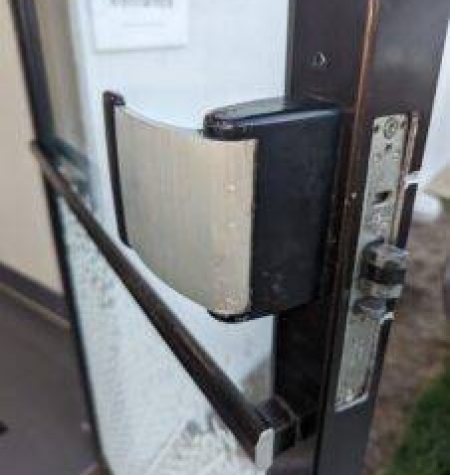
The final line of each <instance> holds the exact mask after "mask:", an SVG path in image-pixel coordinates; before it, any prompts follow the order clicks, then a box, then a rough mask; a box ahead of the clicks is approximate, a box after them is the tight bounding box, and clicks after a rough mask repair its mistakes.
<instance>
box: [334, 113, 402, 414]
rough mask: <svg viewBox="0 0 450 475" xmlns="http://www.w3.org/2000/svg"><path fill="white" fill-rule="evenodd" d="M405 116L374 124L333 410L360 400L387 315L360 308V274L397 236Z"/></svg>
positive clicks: (368, 307) (363, 297)
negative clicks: (368, 256) (370, 251)
mask: <svg viewBox="0 0 450 475" xmlns="http://www.w3.org/2000/svg"><path fill="white" fill-rule="evenodd" d="M409 129H410V125H409V120H408V116H407V115H404V114H399V115H391V116H385V117H379V118H377V119H376V120H375V121H374V124H373V134H372V144H371V150H370V157H369V165H368V166H369V168H368V175H367V185H366V191H365V199H364V206H363V214H362V220H361V231H360V235H359V241H358V247H357V258H356V262H355V269H354V274H353V281H352V287H351V291H350V300H349V310H348V314H347V327H346V334H345V341H344V349H343V354H342V360H341V369H340V373H339V381H338V390H337V395H336V401H335V402H336V409H337V410H343V409H346V408H348V407H350V406H353V405H355V404H358V403H359V402H362V401H364V400H365V399H366V398H367V396H368V393H369V389H370V384H371V380H372V377H373V372H374V366H375V361H376V353H377V348H378V341H379V336H380V329H381V327H382V325H383V323H384V322H385V321H386V320H388V319H392V318H393V314H392V313H391V312H388V311H387V310H386V307H384V309H383V305H381V306H378V307H377V308H374V307H373V306H371V305H370V304H369V305H364V304H363V305H361V302H367V294H366V293H365V288H364V286H363V285H361V280H360V275H361V267H362V262H363V255H364V250H365V249H366V248H367V246H368V245H369V244H371V243H373V242H376V241H377V240H380V241H384V242H386V243H392V242H393V241H394V240H395V235H396V233H397V229H396V227H397V219H396V218H397V213H398V208H399V207H401V206H402V201H403V191H404V190H403V184H404V183H403V182H404V176H405V170H406V172H407V168H408V167H409V163H408V162H409V160H408V157H407V155H408V147H407V140H408V130H409Z"/></svg>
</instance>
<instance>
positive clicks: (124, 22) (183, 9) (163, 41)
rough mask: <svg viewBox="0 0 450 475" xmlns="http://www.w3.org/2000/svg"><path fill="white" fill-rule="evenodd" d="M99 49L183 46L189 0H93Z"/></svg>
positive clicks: (185, 40) (186, 29)
mask: <svg viewBox="0 0 450 475" xmlns="http://www.w3.org/2000/svg"><path fill="white" fill-rule="evenodd" d="M90 1H91V2H92V13H93V15H92V18H93V29H94V40H95V47H96V49H97V50H99V51H114V50H127V49H143V48H156V47H164V46H181V45H184V44H186V43H187V40H188V0H90Z"/></svg>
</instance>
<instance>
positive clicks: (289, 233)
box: [104, 92, 341, 322]
mask: <svg viewBox="0 0 450 475" xmlns="http://www.w3.org/2000/svg"><path fill="white" fill-rule="evenodd" d="M104 110H105V119H106V131H107V142H108V151H109V161H110V170H111V177H112V189H113V194H114V199H115V207H116V211H117V216H118V226H119V230H120V231H121V237H122V240H123V241H124V242H125V243H127V244H128V245H130V246H131V247H132V248H133V249H134V250H135V251H136V252H137V253H138V254H139V255H140V257H141V258H142V260H143V261H144V262H145V263H146V264H147V266H148V267H149V268H150V269H151V270H152V271H153V272H154V273H155V274H156V275H158V276H159V277H160V278H162V280H164V281H165V282H166V283H168V284H169V285H170V286H172V287H173V288H174V289H175V290H177V291H179V292H180V293H181V294H183V295H185V296H187V297H189V298H191V299H192V300H194V301H196V302H197V303H199V304H201V305H203V306H204V307H206V308H207V309H208V310H209V312H210V313H211V314H212V315H214V316H215V317H216V318H218V319H221V320H223V321H228V322H230V321H232V322H235V321H242V320H247V319H249V318H256V317H259V316H263V315H270V314H275V313H279V312H281V311H284V310H287V309H290V308H293V307H296V306H298V305H302V304H305V303H307V302H309V301H311V300H312V299H314V297H315V296H317V293H318V289H319V286H320V277H321V272H322V263H323V247H324V246H323V245H324V240H325V234H326V229H327V223H328V214H329V207H330V201H331V193H332V186H333V181H334V170H335V166H336V161H337V156H336V149H337V140H338V135H339V125H340V115H341V114H340V111H339V109H338V108H336V107H335V106H333V105H331V104H327V103H323V102H320V101H316V100H309V99H308V100H306V99H305V100H304V101H299V102H297V103H289V102H287V101H285V100H284V99H283V98H278V99H268V100H261V101H256V102H252V103H247V104H240V105H235V106H231V107H226V108H223V109H218V110H215V111H212V112H210V113H209V114H207V115H206V117H205V120H204V127H203V129H202V130H186V129H180V128H176V127H173V126H170V125H168V124H162V123H157V122H154V121H151V120H149V119H147V118H145V117H142V116H141V115H139V114H138V113H136V112H134V111H133V109H132V108H130V107H128V106H127V105H126V104H125V100H124V99H123V98H122V97H121V96H119V95H117V94H114V93H111V92H106V93H105V94H104Z"/></svg>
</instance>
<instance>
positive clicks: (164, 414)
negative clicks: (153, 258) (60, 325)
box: [59, 201, 270, 475]
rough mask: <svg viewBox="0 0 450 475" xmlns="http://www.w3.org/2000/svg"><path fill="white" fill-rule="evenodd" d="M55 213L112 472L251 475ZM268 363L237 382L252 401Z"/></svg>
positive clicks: (71, 219)
mask: <svg viewBox="0 0 450 475" xmlns="http://www.w3.org/2000/svg"><path fill="white" fill-rule="evenodd" d="M59 208H60V214H61V216H62V223H63V229H64V233H63V234H64V240H65V244H66V249H67V253H68V257H69V261H70V269H71V276H72V280H73V285H74V291H75V297H76V304H77V307H78V314H79V320H80V326H81V331H82V340H83V345H84V348H85V354H86V358H87V363H88V369H89V375H90V380H91V384H92V391H93V396H94V402H95V407H96V411H97V414H98V422H99V431H100V436H101V440H102V445H103V451H104V455H105V456H106V459H107V461H108V463H109V464H110V466H111V468H112V470H113V473H114V475H166V474H180V475H181V474H183V475H190V474H192V475H215V474H217V475H227V474H230V475H237V474H239V475H245V474H248V475H250V474H256V473H258V472H257V471H256V469H255V467H254V465H253V464H252V463H251V462H250V461H249V459H248V458H247V456H246V455H245V454H244V453H243V452H242V450H241V449H240V447H239V446H238V444H237V442H236V440H235V439H234V437H233V436H232V435H231V434H230V433H229V431H228V430H227V429H226V428H225V427H224V425H223V423H222V422H221V421H220V419H219V418H218V417H217V416H216V414H215V413H214V411H213V410H212V408H211V406H210V405H209V403H208V402H207V401H206V400H205V398H204V397H203V395H202V394H201V392H200V391H199V390H198V389H197V388H196V386H195V385H194V383H193V382H192V381H191V380H190V378H189V377H188V375H187V374H186V372H185V371H184V369H183V368H182V367H181V365H180V364H179V363H178V361H177V360H176V359H175V357H174V356H173V354H172V353H171V351H170V350H169V349H168V348H167V346H166V345H165V343H164V342H163V341H162V339H161V338H160V336H159V335H158V334H157V333H156V331H155V330H154V328H153V327H152V325H151V324H150V323H149V322H148V320H147V318H146V316H145V315H144V314H143V312H142V311H141V310H140V308H139V307H138V306H137V304H136V303H135V301H134V300H133V299H132V297H131V296H130V295H129V293H128V291H127V290H126V289H125V288H124V286H123V284H122V283H121V281H120V280H119V279H118V277H117V276H116V275H115V273H114V272H113V270H112V269H111V268H110V266H109V265H108V263H107V262H106V261H105V259H104V258H103V257H102V255H101V254H100V253H99V251H98V249H97V248H96V246H95V244H94V243H93V242H92V241H91V239H90V238H89V237H88V236H87V234H86V232H85V231H84V229H83V228H82V226H81V225H80V224H79V222H78V221H77V219H76V217H75V216H74V215H73V213H72V212H71V211H70V210H69V209H68V208H67V206H66V205H65V204H64V203H63V202H62V201H59ZM226 328H227V327H226V326H225V327H224V331H226ZM230 351H232V349H230ZM269 366H270V365H269V362H268V361H267V360H266V361H259V362H256V364H255V367H254V368H253V371H251V372H250V373H249V374H248V375H247V376H246V378H245V379H244V380H243V381H237V382H238V383H239V384H240V386H241V387H242V388H243V389H244V392H246V393H247V395H248V396H249V397H250V398H251V399H253V400H258V399H262V398H264V397H267V395H268V394H267V387H268V381H269V378H270V370H269Z"/></svg>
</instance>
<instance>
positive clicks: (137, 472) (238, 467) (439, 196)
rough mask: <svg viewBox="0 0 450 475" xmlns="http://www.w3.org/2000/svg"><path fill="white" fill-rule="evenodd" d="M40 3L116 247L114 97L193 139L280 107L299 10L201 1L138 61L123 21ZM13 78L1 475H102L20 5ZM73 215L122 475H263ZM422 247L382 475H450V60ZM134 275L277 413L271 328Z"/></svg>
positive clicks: (80, 287)
mask: <svg viewBox="0 0 450 475" xmlns="http://www.w3.org/2000/svg"><path fill="white" fill-rule="evenodd" d="M36 3H37V13H38V21H39V25H40V27H41V34H42V44H43V51H44V60H45V67H46V73H47V76H48V80H49V86H50V96H51V100H52V107H53V115H54V117H55V119H56V125H57V128H58V130H59V134H60V136H61V137H62V138H63V139H64V140H65V141H66V143H67V144H69V146H70V147H72V148H73V149H74V150H76V151H77V152H78V153H79V155H80V157H81V158H80V162H81V163H84V164H85V166H86V168H87V170H88V174H89V177H90V184H89V186H90V190H91V192H90V196H89V197H88V199H89V202H90V204H91V206H92V207H93V209H94V210H95V212H96V215H97V216H98V218H99V219H100V220H101V221H102V223H103V224H104V225H105V227H106V228H108V229H109V230H110V231H111V233H112V234H114V233H115V220H114V216H113V212H112V205H111V202H112V200H111V196H110V189H109V185H108V183H109V176H108V172H107V160H106V151H105V141H104V136H103V123H102V114H101V92H102V91H103V90H105V89H114V90H119V91H120V92H122V93H123V94H125V95H126V97H127V98H129V100H130V102H131V103H132V104H133V106H135V107H136V108H138V109H139V111H140V112H142V113H143V114H146V115H148V116H151V117H152V118H157V119H164V120H169V121H170V122H172V123H174V124H177V125H188V126H191V127H197V126H198V125H199V124H200V123H201V118H202V115H203V113H204V111H205V110H208V109H210V108H212V107H216V106H219V105H223V104H228V103H234V102H239V101H244V100H251V99H258V98H261V97H268V96H276V95H280V94H282V93H283V89H284V82H285V71H284V69H285V62H284V58H285V54H286V52H285V49H286V35H287V0H282V1H277V2H273V1H272V0H263V1H261V0H251V1H246V2H243V1H238V0H230V1H229V2H228V4H226V3H225V2H211V1H210V0H204V1H200V0H198V1H194V2H192V4H191V6H190V7H189V10H188V11H183V10H182V11H180V12H179V16H178V17H177V19H176V22H175V23H174V25H175V27H176V34H173V33H174V31H173V28H174V26H173V25H172V26H170V25H169V27H168V31H167V36H166V37H165V39H164V40H161V39H159V40H158V39H156V40H155V37H149V38H134V39H132V40H129V42H128V43H127V41H128V40H127V38H126V35H125V36H124V37H122V36H121V35H123V30H121V28H123V25H121V24H120V22H119V23H118V24H116V23H115V22H116V19H115V18H114V15H112V16H110V17H108V21H109V22H111V23H110V25H113V27H114V28H117V29H114V28H112V30H111V31H109V32H108V31H106V30H105V25H104V21H101V20H100V19H99V18H100V17H101V14H102V12H103V13H104V11H103V10H102V8H104V5H103V6H102V4H101V2H92V4H90V3H89V2H87V1H80V2H70V1H58V2H54V1H51V0H42V1H38V2H36ZM113 3H114V2H113ZM236 8H238V9H239V11H240V16H239V19H236V17H235V15H234V12H235V11H236ZM96 9H97V10H96ZM256 10H257V11H259V12H260V16H258V18H255V15H254V11H256ZM99 15H100V16H99ZM185 22H186V23H185ZM188 24H189V25H190V26H189V28H188V26H187V25H188ZM185 28H186V31H185ZM188 30H189V34H188V33H187V31H188ZM217 31H219V32H220V33H221V34H220V35H217V34H212V33H213V32H217ZM180 32H181V33H180ZM124 38H125V39H124ZM237 38H239V41H237V40H236V39H237ZM121 39H122V40H123V41H122V42H121ZM0 78H1V79H0V104H1V105H2V106H1V112H0V143H1V144H2V147H1V150H0V223H1V224H0V377H1V385H2V388H1V390H0V473H2V474H8V475H41V474H42V475H62V474H64V475H78V474H80V475H81V474H84V475H87V474H94V473H97V472H96V470H98V467H97V461H96V456H95V453H96V452H95V434H94V433H93V432H94V431H93V428H92V427H91V425H90V424H89V422H88V421H89V418H88V416H87V408H86V402H85V400H84V399H83V396H82V391H81V381H80V376H79V373H78V370H77V360H76V356H75V352H74V348H73V343H72V342H71V339H70V326H71V325H70V322H69V318H68V309H67V304H66V301H65V299H64V296H63V290H62V289H63V285H62V281H61V275H60V273H59V267H58V259H57V255H58V252H57V251H58V249H57V247H56V245H55V242H54V239H53V237H52V232H51V226H50V217H49V211H48V209H47V203H46V192H45V189H44V187H43V185H42V181H41V178H40V175H39V171H38V169H37V166H36V164H35V162H34V159H33V158H32V156H31V152H30V148H29V143H30V140H31V139H32V138H33V129H32V122H31V118H30V112H29V105H28V102H27V95H26V90H25V82H24V78H23V74H22V69H21V61H20V55H19V50H18V44H17V41H16V36H15V32H14V24H13V20H12V16H11V11H10V9H9V5H8V2H7V1H2V2H0ZM86 156H88V157H89V161H88V162H86V163H85V161H84V158H83V157H86ZM60 206H61V213H62V215H63V217H64V226H65V236H64V239H65V245H66V250H67V252H69V253H70V255H71V258H72V259H73V262H74V263H75V264H76V265H75V266H74V267H75V269H74V271H73V273H72V279H73V282H74V284H75V288H76V304H77V306H78V310H79V312H80V319H81V322H80V326H81V332H82V335H84V338H85V341H86V346H87V347H88V348H89V349H88V358H89V362H90V364H91V377H92V379H93V380H95V384H94V397H95V398H96V401H97V402H99V401H100V402H99V403H98V404H97V417H98V418H99V420H100V421H101V433H102V434H101V435H102V437H103V440H104V441H105V448H106V453H107V455H108V457H109V459H110V460H111V461H112V463H113V465H114V469H115V472H116V473H117V474H125V475H146V474H150V475H151V474H155V473H158V475H162V474H166V473H167V474H169V473H183V474H188V473H192V474H196V475H197V474H198V473H202V474H203V473H204V474H205V475H208V474H215V473H217V474H218V475H225V474H227V473H230V474H231V473H240V474H245V473H248V474H251V473H252V474H253V473H256V471H255V468H254V467H253V466H252V465H251V464H250V463H249V462H248V461H246V459H245V457H243V455H242V454H241V453H240V450H239V448H238V447H237V444H236V442H235V441H234V440H233V439H232V438H231V437H230V436H229V434H227V432H226V431H225V430H224V428H223V427H222V426H221V423H220V421H218V419H217V417H216V416H215V415H214V413H213V411H212V410H211V408H210V407H209V406H208V404H207V403H206V402H205V400H204V399H203V397H202V396H201V395H199V394H198V391H197V390H196V389H195V388H194V387H193V385H192V383H191V382H190V381H188V379H187V377H186V375H185V374H184V372H183V371H182V370H181V368H180V367H179V365H178V364H177V363H176V362H175V361H173V356H172V355H171V354H169V352H168V350H167V348H166V347H165V345H164V344H163V343H162V342H161V341H160V339H159V337H158V336H157V335H156V333H155V332H152V331H150V330H149V329H148V328H147V325H146V320H145V318H144V316H143V315H142V314H141V312H140V310H139V309H138V308H137V306H136V305H135V303H134V302H132V301H131V299H130V297H129V295H128V294H127V293H126V292H125V290H124V289H123V287H122V285H121V283H120V282H119V281H118V279H117V277H116V276H115V275H114V274H113V273H112V272H111V270H110V269H109V268H108V266H107V264H106V263H105V262H104V261H103V260H102V258H101V256H100V255H99V253H98V251H97V250H96V249H95V246H93V244H92V242H90V241H89V238H88V237H87V236H86V235H84V234H83V232H82V230H81V229H80V226H79V225H78V223H77V222H76V219H75V218H74V216H73V215H71V214H70V212H69V211H68V210H67V209H64V207H63V206H62V205H61V204H60ZM408 247H409V250H410V252H411V266H410V271H409V274H408V281H407V287H406V290H405V293H404V296H403V298H402V301H401V304H400V306H399V308H398V311H397V317H396V322H395V324H394V330H393V333H392V337H391V342H390V346H389V350H388V354H387V358H386V363H385V371H384V375H383V380H382V384H381V389H380V396H379V402H378V406H377V410H376V416H375V421H374V425H373V430H372V434H371V438H370V444H369V449H368V453H367V460H366V474H367V475H369V474H370V475H375V474H377V475H379V474H386V475H403V474H417V475H419V474H420V475H428V474H430V475H431V474H434V475H439V474H440V475H444V474H448V473H450V362H449V361H450V360H449V358H450V333H449V329H448V318H449V317H450V314H449V312H450V271H449V270H448V263H449V255H450V47H448V48H447V50H446V55H445V58H444V61H443V66H442V72H441V79H440V83H439V88H438V92H437V97H436V102H435V108H434V115H433V121H432V128H431V132H430V136H429V142H428V146H427V153H426V160H425V164H424V169H423V174H422V177H421V182H420V187H419V193H418V200H417V205H416V211H415V219H414V223H413V226H412V229H411V235H410V240H409V244H408ZM127 252H128V251H127ZM130 258H131V259H134V261H135V263H136V265H137V266H140V268H141V269H142V272H143V273H144V274H145V275H146V277H147V278H148V279H149V281H151V282H152V283H154V285H155V286H157V287H158V289H159V291H160V293H161V294H162V295H163V296H164V297H165V299H166V300H167V301H168V302H169V304H170V305H171V306H172V308H174V309H175V310H176V311H178V312H181V313H182V314H183V315H185V322H184V323H185V324H186V325H187V326H188V327H189V328H190V329H191V330H192V331H193V333H195V335H196V336H197V337H198V338H199V339H200V341H201V342H202V343H203V345H204V346H205V347H206V348H207V349H208V350H209V351H210V353H211V354H212V355H213V357H214V358H215V359H216V361H217V362H219V364H220V365H221V366H222V367H223V368H224V369H225V370H226V371H227V372H228V373H229V374H230V376H231V377H232V378H233V380H234V381H235V382H236V384H238V385H239V386H240V387H241V388H242V389H243V390H244V391H245V392H246V394H247V395H248V397H249V398H251V399H252V400H254V401H259V400H262V399H264V397H265V395H267V393H268V392H269V391H270V380H271V365H270V353H271V351H272V324H271V321H268V320H261V321H256V322H251V323H249V324H246V325H244V326H242V327H240V328H239V330H238V331H237V330H236V329H235V328H230V327H226V328H224V327H223V325H220V324H218V323H217V322H214V321H212V320H211V319H209V318H207V317H206V315H204V313H205V311H204V309H201V308H200V307H198V306H196V305H195V304H193V303H192V302H189V301H187V300H186V299H184V298H182V297H180V296H179V295H177V294H175V292H173V291H172V290H171V289H169V288H167V287H166V286H164V284H162V283H161V282H159V281H157V279H156V278H155V277H154V276H153V275H151V274H150V273H149V272H148V271H147V270H146V269H144V268H143V266H142V265H141V263H140V262H139V261H138V259H137V257H136V256H135V255H133V254H132V253H130ZM88 268H89V269H90V268H92V269H93V270H92V271H89V272H88V271H87V270H86V269H88ZM446 282H447V284H446ZM446 285H447V287H446ZM446 289H447V290H446ZM117 316H121V317H122V318H121V319H119V318H115V317H117ZM199 316H200V318H199ZM201 317H204V318H201ZM255 334H256V335H257V336H258V338H257V340H258V344H256V345H255V344H252V342H253V341H254V340H255ZM242 361H245V364H242ZM155 386H156V388H155ZM155 421H156V422H155ZM223 454H226V456H224V455H223ZM126 467H128V468H126ZM129 467H132V468H131V471H129V470H130V468H129ZM200 470H202V471H200ZM127 471H128V472H127Z"/></svg>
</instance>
